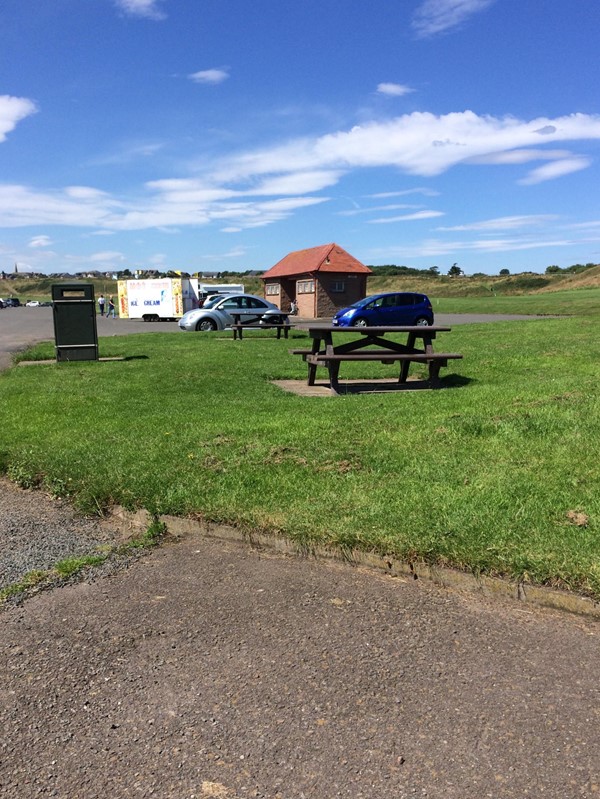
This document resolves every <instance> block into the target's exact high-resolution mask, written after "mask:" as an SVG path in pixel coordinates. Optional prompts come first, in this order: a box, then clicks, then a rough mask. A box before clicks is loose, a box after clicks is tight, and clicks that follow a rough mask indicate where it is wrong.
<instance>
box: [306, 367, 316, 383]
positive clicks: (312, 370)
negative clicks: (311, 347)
mask: <svg viewBox="0 0 600 799" xmlns="http://www.w3.org/2000/svg"><path fill="white" fill-rule="evenodd" d="M316 376H317V365H316V364H314V363H309V364H308V385H309V386H314V384H315V378H316Z"/></svg>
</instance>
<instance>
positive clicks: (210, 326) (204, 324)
mask: <svg viewBox="0 0 600 799" xmlns="http://www.w3.org/2000/svg"><path fill="white" fill-rule="evenodd" d="M216 329H217V323H216V322H214V321H213V320H212V319H201V320H200V321H199V322H198V324H197V325H196V330H216Z"/></svg>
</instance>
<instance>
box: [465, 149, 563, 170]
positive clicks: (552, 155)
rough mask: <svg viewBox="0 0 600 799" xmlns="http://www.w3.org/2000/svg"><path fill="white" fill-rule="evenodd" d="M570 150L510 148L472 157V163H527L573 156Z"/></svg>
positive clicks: (501, 164) (502, 164)
mask: <svg viewBox="0 0 600 799" xmlns="http://www.w3.org/2000/svg"><path fill="white" fill-rule="evenodd" d="M571 155H572V153H570V152H569V151H568V150H536V149H533V148H532V149H531V150H508V151H506V152H501V153H488V154H486V155H481V156H477V157H475V158H471V159H470V161H469V163H471V164H492V165H493V164H499V165H500V166H504V165H510V164H527V163H529V161H555V160H557V159H559V158H568V157H569V156H571Z"/></svg>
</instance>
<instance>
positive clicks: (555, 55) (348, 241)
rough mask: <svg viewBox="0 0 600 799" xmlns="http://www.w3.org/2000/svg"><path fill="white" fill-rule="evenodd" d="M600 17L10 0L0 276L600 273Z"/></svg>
mask: <svg viewBox="0 0 600 799" xmlns="http://www.w3.org/2000/svg"><path fill="white" fill-rule="evenodd" d="M599 34H600V7H599V6H598V2H597V0H575V1H573V0H527V2H524V1H523V0H397V2H392V1H391V0H385V1H383V0H368V2H367V0H364V1H363V0H353V2H347V1H343V0H318V2H317V0H297V1H296V2H294V1H293V0H287V2H277V1H276V0H253V2H249V0H219V2H216V0H51V1H50V0H44V1H43V2H40V0H2V4H1V5H0V267H1V268H3V269H5V270H9V271H11V270H12V269H13V268H14V264H15V263H17V264H18V266H19V269H20V270H21V271H28V270H33V271H41V272H48V273H51V272H56V271H69V272H76V271H82V270H85V269H89V268H96V269H102V270H117V269H123V268H125V267H129V268H139V267H142V268H143V267H146V268H153V267H157V268H159V269H167V268H171V269H184V270H187V271H193V272H195V271H197V270H206V271H215V270H220V269H233V270H245V269H268V268H269V267H271V266H272V265H273V264H274V263H276V262H277V261H278V260H279V259H280V258H282V257H283V256H284V255H285V254H286V253H288V252H290V251H292V250H297V249H302V248H305V247H312V246H317V245H319V244H325V243H328V242H331V241H335V242H337V243H338V244H340V245H341V246H342V247H344V248H345V249H347V250H348V251H349V252H351V253H352V254H353V255H354V256H355V257H357V258H359V259H360V260H361V261H363V262H364V263H367V264H385V263H396V264H406V265H410V266H416V267H419V268H429V267H430V266H433V265H436V266H438V267H439V269H440V271H441V272H446V271H447V270H448V269H449V268H450V266H451V265H452V264H453V263H455V262H456V263H458V264H459V266H461V267H462V268H463V270H464V271H465V272H466V273H467V274H472V273H474V272H486V273H488V274H497V272H498V271H499V270H500V269H502V268H508V269H510V271H511V272H520V271H536V272H542V271H544V270H545V268H546V267H547V266H548V265H550V264H558V265H560V266H568V265H570V264H573V263H588V262H594V263H597V262H600V200H599V199H598V197H599V190H598V187H599V185H600V95H599V93H598V86H599V85H600V74H599V73H600V67H599V66H598V58H597V49H598V39H599Z"/></svg>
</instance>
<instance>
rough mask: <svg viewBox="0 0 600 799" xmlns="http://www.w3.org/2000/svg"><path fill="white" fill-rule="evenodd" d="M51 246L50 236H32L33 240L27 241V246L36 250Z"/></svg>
mask: <svg viewBox="0 0 600 799" xmlns="http://www.w3.org/2000/svg"><path fill="white" fill-rule="evenodd" d="M51 244H52V239H51V238H50V236H33V238H31V239H30V240H29V244H28V245H27V246H28V247H31V248H32V249H34V250H37V249H40V248H41V247H49V246H50V245H51Z"/></svg>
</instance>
